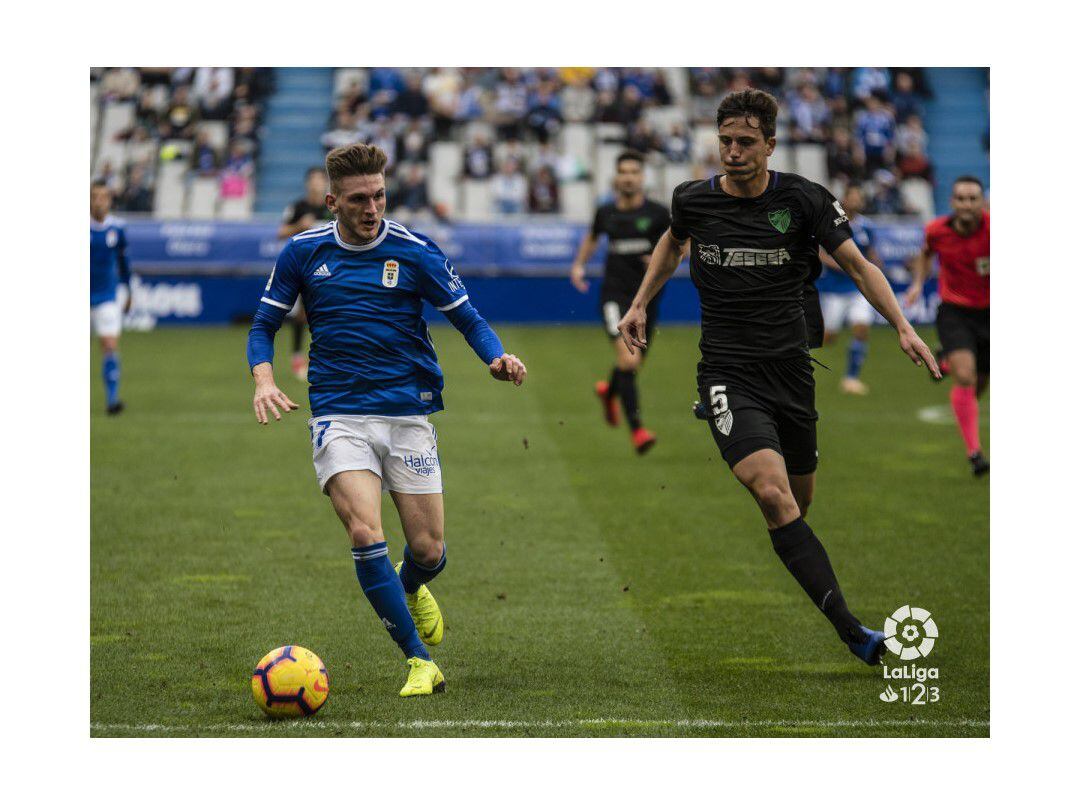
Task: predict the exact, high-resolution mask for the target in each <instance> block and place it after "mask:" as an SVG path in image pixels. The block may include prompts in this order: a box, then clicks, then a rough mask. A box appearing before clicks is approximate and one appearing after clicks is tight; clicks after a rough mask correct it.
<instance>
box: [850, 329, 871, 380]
mask: <svg viewBox="0 0 1080 805" xmlns="http://www.w3.org/2000/svg"><path fill="white" fill-rule="evenodd" d="M866 350H867V344H866V342H865V341H860V340H859V339H857V338H852V339H851V345H850V346H849V347H848V351H847V376H848V377H856V378H857V377H858V376H859V374H860V373H861V372H862V365H863V361H865V360H866Z"/></svg>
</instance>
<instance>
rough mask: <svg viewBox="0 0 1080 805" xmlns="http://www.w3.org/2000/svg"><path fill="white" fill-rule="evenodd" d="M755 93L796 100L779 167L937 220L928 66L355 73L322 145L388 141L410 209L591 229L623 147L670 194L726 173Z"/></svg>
mask: <svg viewBox="0 0 1080 805" xmlns="http://www.w3.org/2000/svg"><path fill="white" fill-rule="evenodd" d="M747 87H757V88H760V89H764V90H767V91H769V92H771V93H772V94H774V95H775V96H776V97H777V98H778V100H779V101H780V104H781V114H780V120H779V122H778V131H777V139H778V141H779V147H778V149H777V151H778V152H777V154H776V156H775V157H774V160H773V164H774V165H775V167H776V168H777V169H779V170H796V171H798V172H800V173H803V174H804V175H807V176H808V177H809V178H812V179H815V180H816V181H820V182H822V183H825V184H829V185H830V186H831V187H832V189H833V190H834V192H835V193H836V194H837V195H838V196H839V195H841V193H842V191H843V188H844V187H845V186H847V185H848V184H851V183H857V184H859V185H861V186H862V187H863V189H864V191H865V193H866V198H867V199H868V212H871V213H874V214H885V215H902V214H930V213H931V212H932V197H931V190H930V184H931V183H932V181H933V168H932V166H931V164H930V160H929V158H928V157H927V134H926V131H925V129H924V127H923V123H922V107H923V103H924V102H925V101H926V100H927V99H928V98H929V96H930V93H929V89H928V87H927V86H926V82H925V79H924V76H923V73H922V70H921V68H901V69H896V68H885V67H863V68H775V67H774V68H689V69H686V68H655V69H648V68H415V69H410V68H370V69H367V68H342V69H339V70H338V71H337V76H336V80H335V108H334V110H333V112H332V114H331V116H330V120H329V121H328V123H327V128H326V132H325V134H324V135H323V138H322V144H323V146H324V147H325V148H327V149H330V148H333V147H335V146H339V145H344V144H347V143H352V142H358V141H362V142H369V143H376V144H378V145H379V146H381V147H382V148H383V149H384V150H385V151H386V152H387V154H389V156H390V162H389V168H388V174H387V175H388V181H389V182H390V183H391V188H390V190H391V198H392V199H393V200H394V203H395V207H396V208H397V207H405V208H406V209H408V210H410V211H412V212H424V211H432V212H434V213H435V214H436V215H440V216H446V215H454V216H455V217H465V218H467V219H473V220H475V219H484V218H487V217H489V216H491V215H495V214H499V215H513V214H519V213H522V214H523V213H528V214H554V215H562V216H563V217H567V218H570V219H576V220H580V219H585V218H587V217H588V210H589V209H591V207H592V205H593V204H594V203H595V201H596V200H597V199H598V198H602V197H603V196H604V195H605V194H606V192H607V190H608V186H609V183H610V176H611V173H612V171H613V166H612V165H608V164H606V163H605V160H608V161H610V160H611V158H612V156H613V154H614V153H617V151H618V150H621V149H622V148H625V147H629V148H634V149H637V150H639V151H641V152H643V153H644V154H646V156H647V158H648V164H649V166H650V170H649V171H648V173H649V180H648V183H649V186H650V190H651V191H652V192H653V194H654V195H657V196H658V197H660V198H664V199H666V197H667V196H668V195H669V194H670V192H671V189H672V188H673V186H674V184H676V183H677V181H682V180H685V179H689V178H700V177H703V176H709V175H711V174H713V173H716V172H719V170H720V166H719V162H718V154H717V148H716V122H715V119H716V108H717V106H718V105H719V103H720V101H721V100H722V99H723V97H724V96H725V95H726V94H727V93H729V92H733V91H737V90H740V89H745V88H747ZM676 180H677V181H676ZM572 191H577V192H572ZM571 192H572V195H573V199H572V200H571V199H568V198H567V196H568V195H569V194H571ZM568 202H570V203H568Z"/></svg>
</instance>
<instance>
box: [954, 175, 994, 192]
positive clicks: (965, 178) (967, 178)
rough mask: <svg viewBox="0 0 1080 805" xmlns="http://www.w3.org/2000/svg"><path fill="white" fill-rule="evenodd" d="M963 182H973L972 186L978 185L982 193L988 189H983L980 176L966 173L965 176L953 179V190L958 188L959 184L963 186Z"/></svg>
mask: <svg viewBox="0 0 1080 805" xmlns="http://www.w3.org/2000/svg"><path fill="white" fill-rule="evenodd" d="M962 182H971V183H972V184H977V185H978V186H979V190H980V191H982V192H985V191H986V188H985V187H983V183H982V179H980V178H979V177H978V176H972V175H971V174H969V173H965V174H964V175H963V176H957V177H956V178H955V179H953V183H952V186H953V188H954V189H955V188H956V186H957V185H958V184H961V183H962Z"/></svg>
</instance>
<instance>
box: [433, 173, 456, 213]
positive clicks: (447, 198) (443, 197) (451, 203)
mask: <svg viewBox="0 0 1080 805" xmlns="http://www.w3.org/2000/svg"><path fill="white" fill-rule="evenodd" d="M427 189H428V198H429V199H431V203H432V204H438V205H440V206H441V207H443V208H444V209H445V210H446V213H447V215H454V214H455V213H457V212H458V210H460V209H461V203H460V200H459V196H460V195H461V177H460V176H436V175H435V174H434V173H432V174H429V175H428V180H427Z"/></svg>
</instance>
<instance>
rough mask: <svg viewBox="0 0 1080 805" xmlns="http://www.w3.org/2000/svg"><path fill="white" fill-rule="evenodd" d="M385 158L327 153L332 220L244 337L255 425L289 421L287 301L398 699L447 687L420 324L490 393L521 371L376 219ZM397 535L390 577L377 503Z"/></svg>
mask: <svg viewBox="0 0 1080 805" xmlns="http://www.w3.org/2000/svg"><path fill="white" fill-rule="evenodd" d="M385 167H386V154H385V153H384V152H383V151H382V150H381V149H379V148H377V147H375V146H369V145H363V144H355V145H349V146H344V147H341V148H335V149H334V150H333V151H331V152H330V153H329V154H328V155H327V157H326V171H327V174H328V175H329V178H330V191H329V192H328V193H327V195H326V204H327V206H328V207H329V208H330V210H331V211H332V212H333V213H334V216H335V220H334V221H332V222H330V223H328V224H325V225H323V226H318V227H315V228H314V229H310V230H308V231H306V232H302V233H300V234H298V235H295V236H293V237H292V238H291V239H290V240H289V242H288V243H287V244H286V245H285V248H284V249H283V250H282V252H281V254H280V255H279V256H278V260H277V264H276V265H275V266H274V270H273V271H272V272H271V273H270V279H269V280H268V281H267V283H266V290H265V292H264V294H263V297H262V300H261V304H260V305H259V309H258V312H257V313H256V314H255V321H254V324H253V325H252V328H251V333H250V335H249V337H248V363H249V365H250V367H251V373H252V375H253V377H254V378H255V398H254V407H255V416H256V418H257V419H258V421H259V422H260V423H262V424H266V423H267V422H268V421H269V417H270V415H273V417H274V418H275V419H277V420H280V419H281V413H280V411H279V409H281V411H290V410H295V409H296V408H297V405H296V403H294V402H293V401H292V400H290V399H289V398H288V397H287V396H286V395H285V394H284V392H282V391H281V390H280V389H279V388H278V387H277V385H276V384H275V383H274V373H273V357H274V334H275V333H276V332H277V330H278V328H279V327H280V326H281V322H282V320H283V319H284V318H285V314H286V313H287V312H288V311H289V310H290V309H291V308H292V306H293V303H294V302H295V301H296V299H297V297H298V296H299V297H302V298H303V301H304V308H305V310H306V311H307V317H308V326H309V328H310V330H311V352H310V359H309V369H308V381H309V382H310V384H311V385H310V388H309V392H308V394H309V400H310V402H311V413H312V417H311V419H310V420H309V421H308V427H309V429H310V431H311V443H312V451H313V454H314V463H315V475H316V477H317V479H318V482H319V486H320V487H321V489H322V490H323V492H324V493H325V494H326V495H327V496H329V498H330V502H331V503H332V504H333V506H334V510H335V511H336V512H337V514H338V517H340V518H341V522H342V524H343V525H344V526H345V530H346V531H347V532H348V534H349V538H350V539H351V541H352V546H353V549H352V554H353V560H354V563H355V567H356V576H357V578H358V579H359V581H360V586H361V588H362V589H363V591H364V595H366V596H367V599H368V601H369V602H370V603H371V606H372V607H373V608H374V610H375V613H376V615H377V616H378V617H379V619H380V620H381V621H382V623H383V625H384V626H386V629H387V631H389V633H390V636H391V637H392V638H393V639H394V641H395V642H396V643H397V644H398V646H399V647H400V648H401V650H402V652H403V653H404V654H405V657H406V660H407V662H408V666H409V676H408V680H407V681H406V683H405V687H403V688H402V689H401V695H402V696H419V695H424V694H430V693H433V692H441V691H442V690H443V689H444V688H445V685H446V682H445V679H444V677H443V674H442V672H441V671H440V670H439V668H438V666H436V665H435V663H434V662H432V660H431V656H430V655H429V654H428V651H427V649H426V648H425V644H426V645H428V646H433V645H437V644H438V643H440V642H441V641H442V637H443V620H442V613H441V612H440V610H439V606H438V604H437V603H436V602H435V599H434V597H433V596H432V595H431V592H430V591H429V590H428V588H427V583H428V582H430V581H431V580H432V579H433V578H435V576H436V575H437V574H438V573H439V572H440V571H441V570H442V569H443V567H444V566H445V564H446V551H445V547H444V544H443V500H442V469H441V466H440V464H439V454H438V449H437V446H436V438H435V428H434V427H432V425H431V423H430V422H429V421H428V415H429V414H433V413H435V412H436V411H440V410H442V407H443V404H442V388H443V375H442V370H441V369H440V368H439V363H438V359H437V358H436V356H435V349H434V346H433V344H432V341H431V335H430V333H429V332H428V326H427V323H426V322H425V321H424V318H423V315H422V314H423V302H424V301H425V300H426V301H428V302H430V303H431V304H432V305H433V306H434V307H435V308H436V309H438V310H439V311H441V312H442V313H443V314H444V315H445V316H446V317H447V318H448V319H449V320H450V322H451V323H452V324H453V325H454V326H455V327H456V328H457V329H458V330H459V331H460V332H461V333H462V335H464V336H465V340H466V341H467V342H468V343H469V346H471V347H472V348H473V350H474V351H475V352H476V354H477V355H478V356H479V357H480V359H481V360H482V361H483V362H484V363H485V364H487V366H488V370H489V371H490V373H491V376H492V377H494V378H495V379H496V380H506V381H511V382H513V383H514V384H515V385H518V386H520V385H521V384H522V383H523V382H524V380H525V376H526V372H525V365H524V364H523V363H522V362H521V361H520V360H518V359H517V358H516V357H515V356H514V355H510V354H507V353H506V352H505V351H504V350H503V346H502V343H501V342H500V341H499V337H498V336H497V335H496V334H495V333H494V331H492V329H491V328H490V327H489V326H488V324H487V322H485V321H484V320H483V319H482V318H481V317H480V314H479V313H478V312H477V311H476V309H475V308H474V307H473V306H472V304H471V303H470V302H469V296H468V294H467V293H466V292H465V286H464V284H463V283H462V281H461V278H460V277H458V275H457V272H456V271H455V270H454V266H453V265H452V264H451V263H450V260H449V259H447V257H446V255H444V254H443V253H442V252H441V251H440V250H439V247H438V246H436V245H435V244H434V243H432V242H431V241H430V240H428V239H427V238H425V237H423V236H422V235H418V234H416V233H413V232H410V231H409V230H408V229H406V228H405V227H404V226H402V225H401V224H398V223H396V222H394V221H391V220H389V219H386V218H384V217H383V214H384V212H385V211H386V183H385V177H384V175H383V171H384V169H385ZM384 490H385V491H388V492H389V493H390V495H391V497H392V498H393V501H394V505H395V506H396V507H397V510H398V514H399V515H400V517H401V524H402V528H403V529H404V531H405V542H406V545H405V552H404V557H403V560H402V562H401V563H399V564H398V565H397V572H396V573H395V567H394V566H393V565H392V564H391V562H390V559H389V555H388V548H387V546H386V538H385V537H384V536H383V529H382V519H381V505H380V500H381V493H382V491H384Z"/></svg>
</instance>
